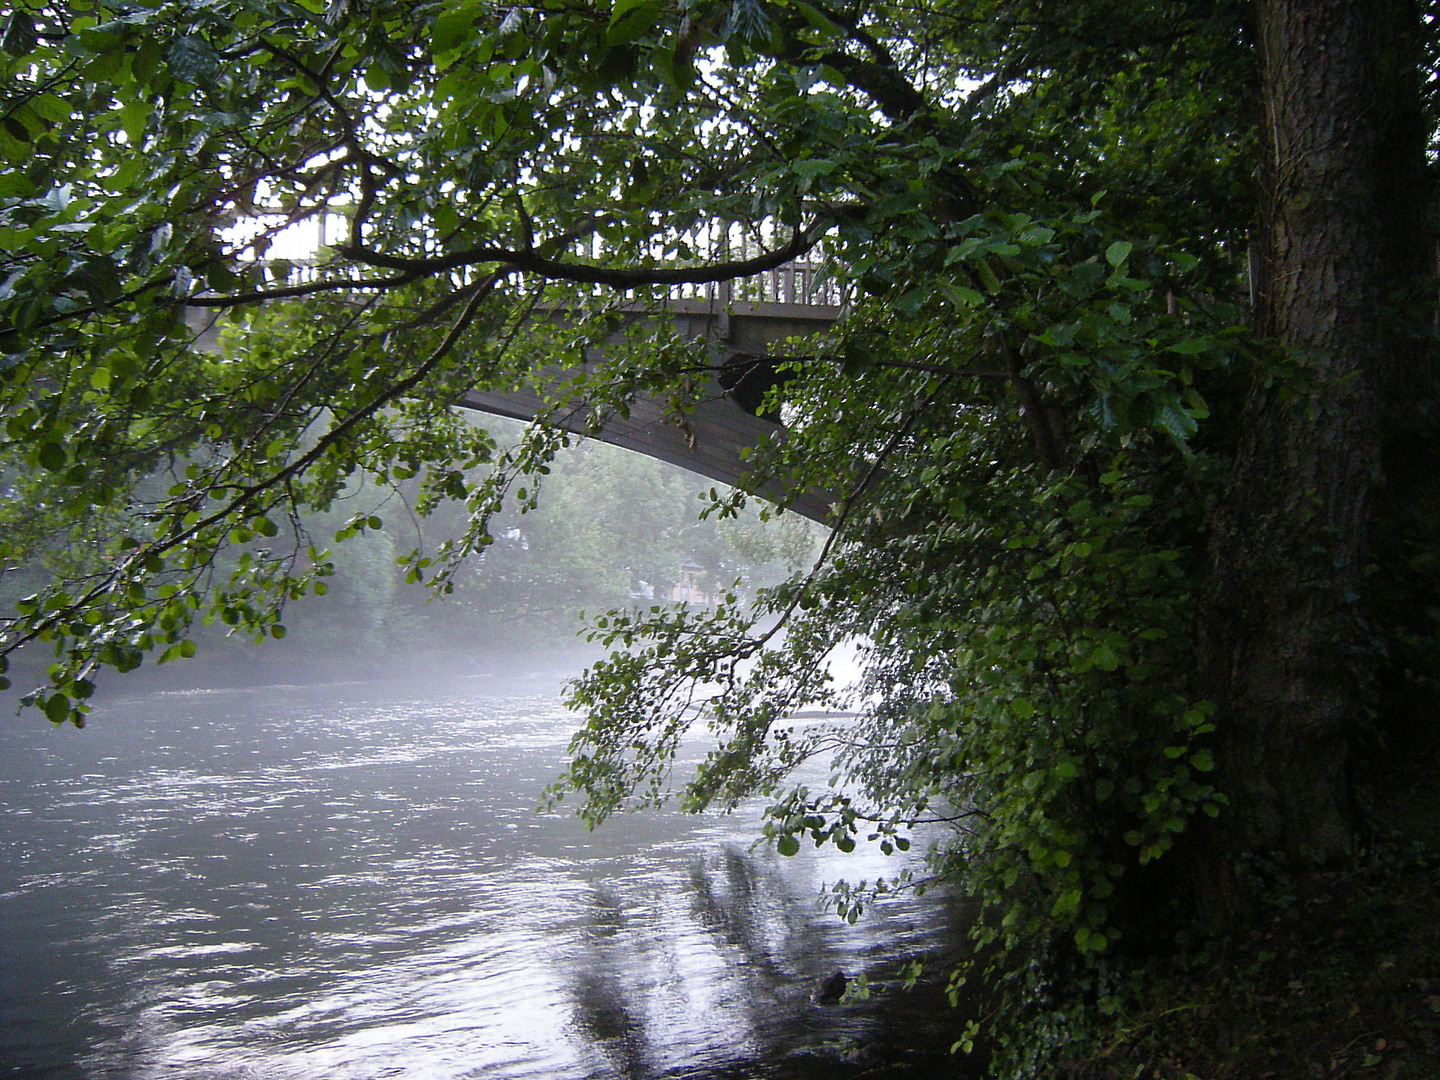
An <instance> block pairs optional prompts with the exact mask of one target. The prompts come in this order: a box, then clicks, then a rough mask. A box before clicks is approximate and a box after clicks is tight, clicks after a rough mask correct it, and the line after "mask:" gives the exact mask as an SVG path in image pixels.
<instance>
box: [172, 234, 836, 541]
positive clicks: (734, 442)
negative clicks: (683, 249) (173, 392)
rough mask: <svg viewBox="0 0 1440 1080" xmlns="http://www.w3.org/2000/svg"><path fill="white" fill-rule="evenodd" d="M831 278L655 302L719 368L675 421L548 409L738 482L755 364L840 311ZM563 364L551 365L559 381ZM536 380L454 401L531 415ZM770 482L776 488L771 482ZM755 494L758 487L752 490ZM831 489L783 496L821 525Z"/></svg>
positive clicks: (762, 420)
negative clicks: (594, 418)
mask: <svg viewBox="0 0 1440 1080" xmlns="http://www.w3.org/2000/svg"><path fill="white" fill-rule="evenodd" d="M841 300H842V298H841V296H840V295H839V291H838V289H837V288H836V287H835V285H834V284H833V283H830V282H828V281H824V280H823V279H822V277H821V275H820V264H819V263H818V262H814V263H812V262H808V261H804V260H801V261H796V262H793V263H787V264H785V265H784V266H781V267H778V268H776V269H774V270H770V271H768V272H766V273H764V274H761V275H758V276H756V277H752V278H745V279H741V280H737V281H734V282H720V283H716V284H712V285H708V286H696V287H690V288H687V289H684V290H678V289H677V290H676V291H675V292H674V293H673V294H672V295H671V296H670V297H669V299H668V301H667V302H666V303H665V305H664V306H663V308H662V310H663V311H664V313H665V314H666V315H667V316H668V317H669V318H670V319H671V320H672V322H673V325H674V327H675V330H676V332H677V333H679V334H680V335H681V336H682V337H684V338H686V339H687V340H690V341H692V342H694V343H695V346H696V348H697V349H704V350H705V351H706V353H707V359H708V360H709V362H711V363H713V364H714V365H715V367H716V368H717V369H718V371H719V374H717V375H714V376H712V377H711V378H710V381H709V385H708V386H707V387H706V388H705V389H704V390H703V391H702V393H701V395H700V397H699V400H698V401H697V402H696V404H695V407H694V410H693V411H692V412H690V413H689V414H687V416H686V418H685V426H684V427H683V428H682V427H680V426H678V425H676V424H675V423H673V422H671V421H670V420H668V419H667V418H666V408H665V403H664V402H663V401H662V400H660V399H658V398H655V397H652V396H648V395H642V396H641V397H640V398H638V399H637V400H636V401H635V402H634V404H633V405H632V407H631V408H630V411H629V415H628V416H623V417H622V416H613V417H611V418H609V419H608V420H606V422H605V423H604V425H603V427H601V429H600V430H599V431H591V430H589V420H590V417H589V415H588V413H587V411H586V410H584V409H583V408H577V409H576V410H574V411H572V412H570V413H568V414H564V415H560V416H554V417H552V418H551V422H552V423H554V424H556V425H557V426H559V427H561V428H562V429H564V430H567V431H572V432H575V433H577V434H585V435H587V436H588V437H590V438H594V439H598V440H600V441H601V442H606V443H610V444H612V445H615V446H620V447H623V448H625V449H626V450H633V451H634V452H636V453H639V454H645V455H647V456H649V457H653V458H657V459H659V460H660V461H665V462H668V463H669V464H672V465H678V466H679V467H681V468H684V469H689V470H690V471H692V472H695V473H699V474H700V475H701V476H704V477H707V478H708V479H711V480H715V481H717V482H719V483H722V484H727V485H730V486H739V485H740V483H741V481H742V480H743V478H744V476H745V474H746V471H747V470H746V467H745V463H744V461H743V460H742V457H741V453H742V451H744V450H746V449H748V448H750V447H753V446H754V445H755V444H756V443H757V442H758V441H759V440H760V439H761V438H762V437H764V436H765V435H767V434H771V433H773V432H775V431H776V430H777V429H778V428H779V424H778V422H777V420H776V419H773V418H768V417H766V416H765V415H764V414H763V413H760V411H759V409H758V405H759V400H760V398H761V396H762V395H763V393H764V391H765V390H766V389H767V388H768V386H769V383H770V377H769V376H770V373H769V372H768V371H762V370H761V366H760V363H761V358H762V357H764V356H766V355H767V354H768V353H769V352H770V350H771V348H772V347H773V346H774V345H775V344H777V343H779V342H781V341H784V340H786V339H788V338H795V337H809V336H811V335H813V334H816V333H819V332H821V331H823V330H825V329H826V328H827V327H829V326H830V325H831V324H832V323H833V322H835V320H836V319H838V318H839V317H840V315H841V312H842V310H843V307H842V303H841ZM191 315H192V316H194V317H201V316H203V317H204V321H200V320H199V319H198V318H197V320H196V321H195V322H193V323H192V324H193V325H195V326H196V329H197V330H201V331H202V333H201V337H200V340H201V342H202V344H204V343H205V342H206V338H207V337H210V335H209V334H208V333H205V332H204V328H205V325H206V323H207V322H208V319H209V314H208V312H205V311H201V310H196V309H191ZM569 374H572V373H571V372H566V371H559V370H557V371H555V373H554V378H555V380H556V381H557V382H558V381H560V380H562V379H564V378H565V377H566V376H567V375H569ZM543 393H544V387H542V386H522V387H517V388H512V389H508V390H493V389H492V390H482V389H474V390H471V391H469V392H467V393H466V394H464V395H463V396H462V397H461V398H460V400H459V401H458V402H457V403H456V404H457V405H458V406H459V407H461V408H465V409H472V410H475V411H477V412H482V413H488V414H490V415H493V416H504V417H509V418H511V419H515V420H524V421H531V420H534V419H535V417H536V416H537V415H538V414H540V413H541V412H543V411H544V409H545V402H544V398H543ZM772 490H774V494H775V495H776V496H777V497H778V496H779V494H780V493H779V491H778V490H776V489H772ZM757 494H760V495H762V496H764V495H765V494H766V492H765V490H763V489H762V490H761V491H759V492H757ZM830 503H831V498H830V497H829V496H827V495H825V494H824V493H820V492H806V493H804V494H801V495H799V496H795V497H793V498H791V499H790V501H789V503H788V508H789V509H790V510H792V511H793V512H795V513H798V514H800V515H802V516H803V517H807V518H809V519H811V520H813V521H818V522H821V523H822V524H823V523H825V522H826V520H827V519H828V518H829V517H830Z"/></svg>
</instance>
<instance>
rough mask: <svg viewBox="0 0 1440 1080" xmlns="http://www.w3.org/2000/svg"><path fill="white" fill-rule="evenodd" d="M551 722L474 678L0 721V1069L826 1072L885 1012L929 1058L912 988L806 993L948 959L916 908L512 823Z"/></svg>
mask: <svg viewBox="0 0 1440 1080" xmlns="http://www.w3.org/2000/svg"><path fill="white" fill-rule="evenodd" d="M573 723H574V720H573V718H572V717H568V716H566V715H565V714H564V713H563V712H562V711H561V710H560V709H559V708H558V706H557V705H556V704H555V695H554V693H553V691H551V690H549V688H548V687H547V688H546V689H545V692H535V691H533V690H532V691H530V692H510V693H505V692H502V691H501V690H499V689H497V688H487V687H486V686H485V685H484V684H481V683H477V682H475V681H468V682H467V681H456V682H453V683H447V684H444V685H441V686H435V685H431V686H427V687H425V688H424V692H423V693H421V692H419V691H417V690H415V688H411V689H410V690H409V691H407V690H406V689H405V688H403V687H392V688H390V689H388V690H386V689H383V688H381V687H380V686H379V685H378V684H377V685H367V684H352V685H348V686H338V687H322V688H313V689H302V688H294V687H289V688H267V689H262V690H251V691H246V692H209V693H195V694H163V693H155V694H150V695H148V696H144V697H140V698H136V699H132V700H128V701H117V702H113V703H110V704H109V705H106V706H104V707H103V708H98V709H97V710H96V712H95V714H94V715H93V717H92V720H91V723H90V725H89V726H88V727H87V728H86V730H85V731H84V732H76V731H73V730H72V729H68V728H67V729H59V730H56V729H52V728H51V727H50V726H49V725H48V724H45V723H44V722H43V721H41V720H38V719H36V718H35V717H34V716H25V717H22V718H21V719H19V720H15V721H7V722H6V724H5V727H4V730H3V733H0V1074H3V1075H13V1076H24V1077H36V1078H39V1077H54V1078H69V1077H86V1078H89V1077H115V1078H121V1077H123V1078H127V1080H129V1078H135V1080H140V1078H150V1077H159V1076H166V1077H175V1076H184V1077H200V1078H213V1080H220V1078H230V1077H234V1078H241V1077H245V1078H250V1077H266V1078H271V1077H274V1078H277V1080H280V1078H291V1077H296V1078H298V1077H307V1078H308V1077H327V1078H329V1077H342V1078H343V1077H367V1078H368V1077H382V1076H417V1077H419V1076H423V1077H426V1078H448V1077H495V1078H502V1080H515V1078H521V1077H544V1078H547V1080H569V1078H592V1077H594V1078H601V1077H607V1078H608V1077H614V1078H617V1080H618V1078H625V1080H642V1078H644V1080H649V1078H660V1077H697V1078H698V1077H721V1076H725V1077H761V1076H774V1077H785V1076H798V1075H801V1074H802V1073H803V1074H804V1075H807V1076H808V1075H817V1076H819V1075H837V1074H836V1073H835V1072H834V1070H835V1069H837V1068H839V1066H837V1065H835V1051H834V1049H833V1047H834V1046H835V1045H836V1044H837V1043H844V1042H845V1041H847V1040H848V1041H850V1042H853V1043H863V1042H866V1041H870V1040H874V1039H876V1038H877V1037H881V1034H882V1029H885V1030H888V1029H891V1028H893V1027H894V1026H895V1024H894V1021H895V1019H896V1017H900V1018H901V1019H902V1020H903V1027H904V1029H905V1032H904V1033H905V1035H906V1036H907V1037H908V1038H909V1039H911V1040H913V1044H914V1045H917V1046H923V1047H926V1048H927V1049H932V1048H934V1047H936V1046H944V1045H948V1042H949V1040H950V1038H953V1031H954V1028H955V1027H957V1026H958V1023H957V1021H956V1019H955V1018H954V1017H953V1016H952V1015H950V1014H948V1013H947V1012H946V1011H945V1010H943V1009H940V1008H938V1007H937V1006H936V1005H935V1002H934V1000H933V999H934V998H935V995H934V994H933V993H932V994H931V995H930V996H929V997H928V998H923V999H922V998H921V997H920V996H919V995H911V996H906V995H903V994H897V995H894V996H892V997H891V998H889V999H887V1000H885V1001H882V1002H870V1003H857V1004H854V1005H846V1006H839V1007H821V1006H817V1005H815V1004H813V1003H812V1002H811V1001H810V991H811V989H812V988H813V986H814V984H815V981H816V979H817V978H818V977H819V976H821V975H823V974H825V973H828V972H829V971H832V970H834V969H835V968H837V967H838V968H843V969H845V970H846V971H849V972H851V973H858V972H862V971H863V972H866V973H867V974H868V975H869V976H870V978H871V979H872V980H878V979H884V978H885V977H886V976H887V974H889V973H893V971H894V970H895V969H896V968H898V966H899V965H900V964H901V963H903V962H904V961H905V960H906V959H908V958H910V957H912V956H915V955H919V954H920V953H922V952H925V951H928V950H932V949H934V948H936V947H938V946H941V945H943V944H945V943H946V942H948V941H951V940H953V937H954V930H953V928H952V927H951V925H950V920H951V918H952V913H951V912H950V911H949V910H948V908H947V907H946V905H945V904H944V903H943V902H940V901H938V900H936V899H934V897H933V894H932V895H931V896H927V897H926V898H925V899H924V900H923V901H917V900H915V899H913V898H909V899H900V900H897V901H895V902H893V903H891V904H889V905H888V907H887V908H886V909H885V910H884V911H883V912H881V913H880V914H878V915H876V916H875V917H867V918H866V919H865V920H862V922H861V924H860V925H858V926H856V927H846V926H844V925H843V924H841V923H840V922H839V921H838V920H836V919H834V918H833V916H825V915H823V914H821V913H817V912H816V910H815V908H814V904H813V900H814V897H815V894H816V892H817V891H818V889H819V887H820V885H821V883H822V882H824V881H825V880H827V879H830V878H834V877H837V876H840V875H841V874H845V875H848V876H851V877H869V878H873V877H875V876H876V875H877V874H880V873H884V874H893V873H894V872H895V871H896V870H898V869H899V864H898V863H897V862H896V860H894V859H885V858H884V857H883V856H880V855H879V854H878V853H872V854H869V855H864V856H862V855H860V854H859V853H858V852H857V854H856V855H855V856H851V857H848V858H846V857H838V858H837V857H836V855H835V854H832V853H830V852H823V853H821V852H808V853H805V854H802V855H801V856H798V857H796V858H794V859H781V858H779V857H778V856H776V855H775V854H774V853H773V852H768V851H763V850H751V849H750V848H749V847H748V843H749V840H750V838H751V837H753V835H754V829H755V827H756V821H755V818H754V816H753V815H750V816H747V815H746V814H743V813H742V814H737V815H734V816H732V817H728V818H699V819H697V818H685V817H681V816H679V815H674V814H665V813H660V814H648V815H636V816H633V817H626V818H623V819H617V820H615V821H613V822H611V823H607V825H606V826H605V827H603V828H602V829H600V830H599V831H597V832H594V833H588V832H586V831H585V830H584V829H583V828H582V827H581V826H580V825H579V824H578V823H577V822H575V821H574V820H573V819H571V818H568V817H561V816H554V815H550V816H546V815H539V814H536V813H535V812H534V811H533V807H534V804H535V802H536V800H537V798H538V795H539V792H540V790H541V789H542V788H543V786H544V785H545V784H546V783H548V782H549V781H550V780H551V779H553V777H554V776H555V775H556V773H557V772H558V770H559V768H560V764H561V761H562V757H563V753H564V748H565V744H566V742H567V740H568V736H569V731H570V729H571V727H572V726H573ZM884 1037H886V1038H892V1037H893V1033H892V1034H890V1035H885V1036H884ZM827 1047H829V1048H830V1049H827ZM807 1063H808V1067H809V1068H810V1070H811V1071H809V1072H805V1071H804V1070H805V1069H806V1068H807ZM821 1066H823V1068H822V1067H821ZM941 1067H943V1062H942V1063H941V1064H940V1065H937V1068H941ZM816 1068H819V1069H820V1071H818V1072H816V1071H814V1070H815V1069H816ZM826 1069H829V1070H830V1071H829V1072H827V1071H825V1070H826ZM929 1075H940V1073H938V1072H934V1071H932V1072H930V1073H929Z"/></svg>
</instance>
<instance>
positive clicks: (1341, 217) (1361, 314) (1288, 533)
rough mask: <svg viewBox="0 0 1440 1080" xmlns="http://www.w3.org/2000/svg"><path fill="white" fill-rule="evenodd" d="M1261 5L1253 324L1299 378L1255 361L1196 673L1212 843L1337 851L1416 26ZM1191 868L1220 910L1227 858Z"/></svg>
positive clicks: (1353, 727) (1411, 112)
mask: <svg viewBox="0 0 1440 1080" xmlns="http://www.w3.org/2000/svg"><path fill="white" fill-rule="evenodd" d="M1258 17H1259V27H1260V43H1261V49H1262V63H1263V74H1262V100H1263V104H1264V116H1263V128H1264V131H1263V140H1264V152H1263V154H1262V159H1263V166H1262V176H1261V184H1262V222H1261V233H1262V244H1261V251H1260V253H1259V254H1260V258H1259V260H1258V281H1257V290H1256V292H1257V297H1256V300H1257V309H1256V319H1257V325H1258V328H1259V330H1260V332H1261V333H1262V334H1263V335H1264V336H1265V337H1267V338H1268V339H1269V340H1270V341H1271V342H1272V343H1273V344H1274V346H1275V352H1276V354H1277V355H1278V356H1279V357H1280V358H1281V359H1280V361H1279V362H1280V363H1281V365H1282V366H1283V365H1285V364H1289V365H1293V371H1294V374H1295V376H1296V377H1283V376H1282V377H1281V378H1279V379H1274V380H1272V379H1271V378H1270V375H1272V374H1273V372H1274V369H1273V367H1272V366H1270V365H1269V364H1267V365H1262V366H1260V367H1257V370H1256V372H1255V373H1254V381H1253V383H1252V385H1251V388H1250V391H1249V395H1248V399H1247V402H1246V405H1245V411H1244V415H1243V419H1242V431H1243V434H1242V438H1241V443H1240V446H1239V448H1238V452H1237V457H1236V462H1235V469H1234V473H1233V476H1232V478H1231V483H1230V486H1229V489H1228V491H1227V494H1226V497H1225V499H1224V500H1223V502H1222V505H1221V506H1220V507H1219V508H1218V510H1217V513H1216V518H1215V529H1214V533H1213V539H1212V546H1211V559H1212V562H1211V580H1210V584H1209V594H1208V597H1207V604H1206V611H1205V620H1206V631H1207V634H1206V646H1205V658H1204V659H1205V666H1204V671H1205V678H1206V680H1207V682H1208V689H1209V693H1210V696H1211V697H1212V699H1213V700H1214V701H1215V702H1216V704H1217V707H1218V708H1217V726H1218V731H1217V735H1216V738H1217V749H1218V751H1219V753H1218V755H1217V757H1218V760H1219V762H1220V774H1219V781H1220V783H1221V785H1222V788H1223V790H1225V791H1226V792H1227V794H1228V795H1229V797H1230V800H1231V808H1230V811H1229V812H1228V813H1227V814H1225V815H1223V816H1222V819H1221V821H1220V822H1219V823H1217V825H1216V831H1215V833H1214V834H1212V840H1217V841H1218V851H1215V852H1214V853H1215V854H1220V853H1221V852H1223V853H1224V854H1226V855H1229V854H1233V853H1234V852H1236V851H1238V850H1242V849H1251V850H1254V849H1258V850H1267V851H1281V852H1285V853H1287V854H1289V855H1291V856H1296V857H1305V858H1316V859H1320V860H1333V859H1337V858H1343V857H1344V856H1346V855H1347V854H1349V853H1350V851H1351V850H1352V847H1353V844H1354V839H1355V826H1356V820H1355V813H1354V807H1353V800H1352V798H1351V793H1350V782H1349V762H1350V750H1351V745H1352V741H1353V739H1354V738H1355V736H1356V734H1357V733H1358V732H1359V731H1360V730H1361V729H1362V727H1363V726H1364V723H1365V720H1366V716H1367V708H1368V704H1369V702H1368V698H1367V693H1368V690H1367V685H1366V677H1367V663H1366V657H1365V655H1364V650H1365V646H1366V642H1367V635H1366V632H1365V629H1364V624H1363V621H1362V615H1363V608H1362V597H1363V593H1364V589H1365V584H1366V580H1365V578H1366V575H1365V573H1364V568H1365V562H1366V558H1367V547H1368V542H1369V534H1370V525H1371V518H1372V514H1373V511H1374V508H1375V506H1376V504H1377V500H1378V497H1379V494H1380V492H1381V490H1382V488H1383V483H1384V472H1383V469H1382V460H1383V449H1384V444H1385V438H1384V432H1385V425H1384V423H1383V422H1382V417H1383V416H1384V408H1383V405H1384V398H1385V396H1386V394H1387V392H1389V393H1390V394H1392V395H1393V394H1394V393H1395V392H1396V388H1397V386H1398V385H1399V382H1403V381H1404V376H1402V375H1400V374H1399V373H1398V372H1397V371H1396V365H1397V364H1398V363H1399V362H1400V353H1402V352H1404V350H1397V349H1392V348H1390V347H1388V346H1389V345H1390V344H1393V343H1394V342H1395V341H1396V333H1395V322H1394V319H1393V312H1392V313H1387V304H1388V302H1389V300H1390V298H1391V297H1392V295H1393V294H1394V291H1395V286H1396V283H1397V281H1398V280H1399V279H1401V278H1403V277H1405V276H1406V275H1411V274H1413V272H1414V269H1415V265H1416V264H1415V261H1414V249H1415V246H1416V237H1421V236H1425V235H1428V230H1427V228H1426V227H1425V226H1426V224H1427V223H1426V221H1425V217H1426V210H1427V209H1428V197H1427V196H1426V194H1425V193H1424V192H1422V191H1419V190H1415V185H1417V184H1418V185H1420V186H1421V187H1423V186H1424V179H1423V178H1424V176H1425V174H1426V169H1425V163H1424V124H1423V122H1421V123H1419V124H1416V123H1414V122H1413V121H1414V118H1415V117H1417V116H1418V115H1419V114H1418V112H1417V110H1418V106H1419V82H1418V79H1419V74H1418V69H1416V68H1414V67H1413V66H1412V67H1411V69H1410V71H1409V75H1408V77H1407V76H1406V73H1405V70H1404V69H1405V66H1406V65H1407V64H1411V62H1412V61H1411V57H1412V56H1413V55H1414V54H1413V52H1412V50H1411V48H1410V46H1411V45H1412V44H1414V43H1415V42H1418V33H1419V26H1420V24H1419V20H1418V16H1417V14H1416V12H1415V10H1414V6H1413V4H1412V3H1410V2H1408V0H1371V2H1365V0H1260V3H1259V5H1258ZM1407 95H1408V100H1407ZM1422 119H1423V118H1422ZM1417 134H1418V135H1419V139H1418V142H1417V140H1416V135H1417ZM1397 185H1399V187H1400V189H1401V190H1397ZM1409 356H1410V359H1409V360H1408V361H1406V362H1407V363H1415V364H1419V363H1420V360H1419V359H1418V358H1417V357H1416V356H1415V355H1414V353H1413V351H1412V352H1411V353H1410V354H1409ZM1273 363H1274V361H1273V360H1272V361H1271V364H1273ZM1417 370H1418V369H1417ZM1397 380H1398V382H1397ZM1214 846H1215V845H1212V847H1214ZM1202 873H1205V874H1208V875H1210V876H1211V885H1212V886H1214V887H1215V889H1216V892H1217V896H1215V897H1212V898H1211V900H1212V903H1213V902H1215V901H1216V900H1218V902H1219V903H1220V904H1222V905H1228V903H1229V898H1228V894H1229V889H1228V887H1227V886H1226V885H1225V884H1224V883H1223V881H1222V879H1227V878H1228V874H1227V873H1226V872H1225V871H1224V870H1222V869H1221V868H1219V867H1216V866H1212V867H1210V868H1209V869H1208V870H1207V871H1202Z"/></svg>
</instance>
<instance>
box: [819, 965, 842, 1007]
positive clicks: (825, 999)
mask: <svg viewBox="0 0 1440 1080" xmlns="http://www.w3.org/2000/svg"><path fill="white" fill-rule="evenodd" d="M849 985H850V980H849V979H847V978H846V977H845V972H843V971H838V970H837V971H832V972H831V973H830V974H829V975H826V976H825V977H824V978H823V979H821V980H820V982H819V984H818V985H817V986H816V987H815V994H814V1000H815V1003H816V1004H817V1005H834V1004H835V1003H836V1002H837V1001H839V1000H840V999H841V998H842V997H844V996H845V987H847V986H849Z"/></svg>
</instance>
